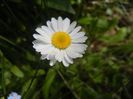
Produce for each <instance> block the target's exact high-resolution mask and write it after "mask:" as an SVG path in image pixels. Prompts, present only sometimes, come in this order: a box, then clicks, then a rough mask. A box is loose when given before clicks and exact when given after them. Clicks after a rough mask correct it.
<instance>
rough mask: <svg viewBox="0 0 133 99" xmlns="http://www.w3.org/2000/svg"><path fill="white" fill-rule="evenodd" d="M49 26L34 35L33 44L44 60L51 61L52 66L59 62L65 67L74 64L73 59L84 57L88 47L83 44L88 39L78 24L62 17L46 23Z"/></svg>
mask: <svg viewBox="0 0 133 99" xmlns="http://www.w3.org/2000/svg"><path fill="white" fill-rule="evenodd" d="M46 24H47V26H44V25H43V26H41V28H37V29H36V32H38V33H39V34H33V37H34V38H35V39H36V40H34V41H33V42H32V43H33V48H35V50H36V51H37V52H40V53H41V59H42V60H45V59H47V60H49V61H50V63H49V65H50V66H53V65H54V64H55V63H56V62H57V61H58V62H62V63H63V65H64V66H65V67H68V66H69V65H70V64H73V59H75V58H79V57H83V54H84V53H85V50H86V49H87V45H86V44H83V43H84V42H85V41H86V40H87V37H86V36H85V33H84V32H81V31H80V30H81V26H77V27H76V24H77V22H72V23H71V24H70V20H69V19H68V18H65V19H64V20H63V19H62V17H58V19H57V20H56V19H55V18H52V19H51V21H47V22H46Z"/></svg>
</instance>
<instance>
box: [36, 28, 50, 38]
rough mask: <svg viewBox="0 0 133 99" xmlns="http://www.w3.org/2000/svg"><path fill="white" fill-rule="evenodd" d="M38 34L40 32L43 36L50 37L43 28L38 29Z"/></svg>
mask: <svg viewBox="0 0 133 99" xmlns="http://www.w3.org/2000/svg"><path fill="white" fill-rule="evenodd" d="M36 32H38V33H39V34H41V35H42V36H45V37H48V34H47V33H46V32H45V31H44V30H43V29H42V28H36Z"/></svg>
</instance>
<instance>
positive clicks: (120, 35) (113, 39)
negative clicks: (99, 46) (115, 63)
mask: <svg viewBox="0 0 133 99" xmlns="http://www.w3.org/2000/svg"><path fill="white" fill-rule="evenodd" d="M126 36H127V28H121V29H120V30H119V31H118V32H117V33H116V34H115V35H108V34H105V35H103V36H102V38H101V40H102V41H104V42H106V43H111V44H112V43H117V42H120V41H122V40H124V39H125V37H126Z"/></svg>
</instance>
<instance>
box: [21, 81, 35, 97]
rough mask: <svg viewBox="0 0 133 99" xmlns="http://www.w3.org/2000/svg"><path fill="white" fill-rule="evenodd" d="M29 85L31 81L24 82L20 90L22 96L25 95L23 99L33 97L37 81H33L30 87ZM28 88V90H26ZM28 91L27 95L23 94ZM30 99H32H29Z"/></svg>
mask: <svg viewBox="0 0 133 99" xmlns="http://www.w3.org/2000/svg"><path fill="white" fill-rule="evenodd" d="M30 84H31V79H30V80H28V81H27V82H25V84H24V86H23V88H22V95H24V94H25V97H24V99H29V98H31V97H32V96H33V93H34V92H35V88H36V85H37V79H34V80H33V82H32V85H31V86H30ZM29 86H30V89H28V88H29ZM27 90H28V94H27V93H25V92H26V91H27ZM31 99H32V98H31Z"/></svg>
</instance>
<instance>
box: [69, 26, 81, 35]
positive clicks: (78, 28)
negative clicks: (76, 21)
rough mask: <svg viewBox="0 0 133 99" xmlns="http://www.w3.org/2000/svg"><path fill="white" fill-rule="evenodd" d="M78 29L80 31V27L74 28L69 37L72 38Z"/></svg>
mask: <svg viewBox="0 0 133 99" xmlns="http://www.w3.org/2000/svg"><path fill="white" fill-rule="evenodd" d="M80 29H81V26H78V27H76V28H75V29H74V30H73V31H72V32H71V33H70V35H71V36H74V35H75V34H76V33H78V32H79V30H80Z"/></svg>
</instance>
